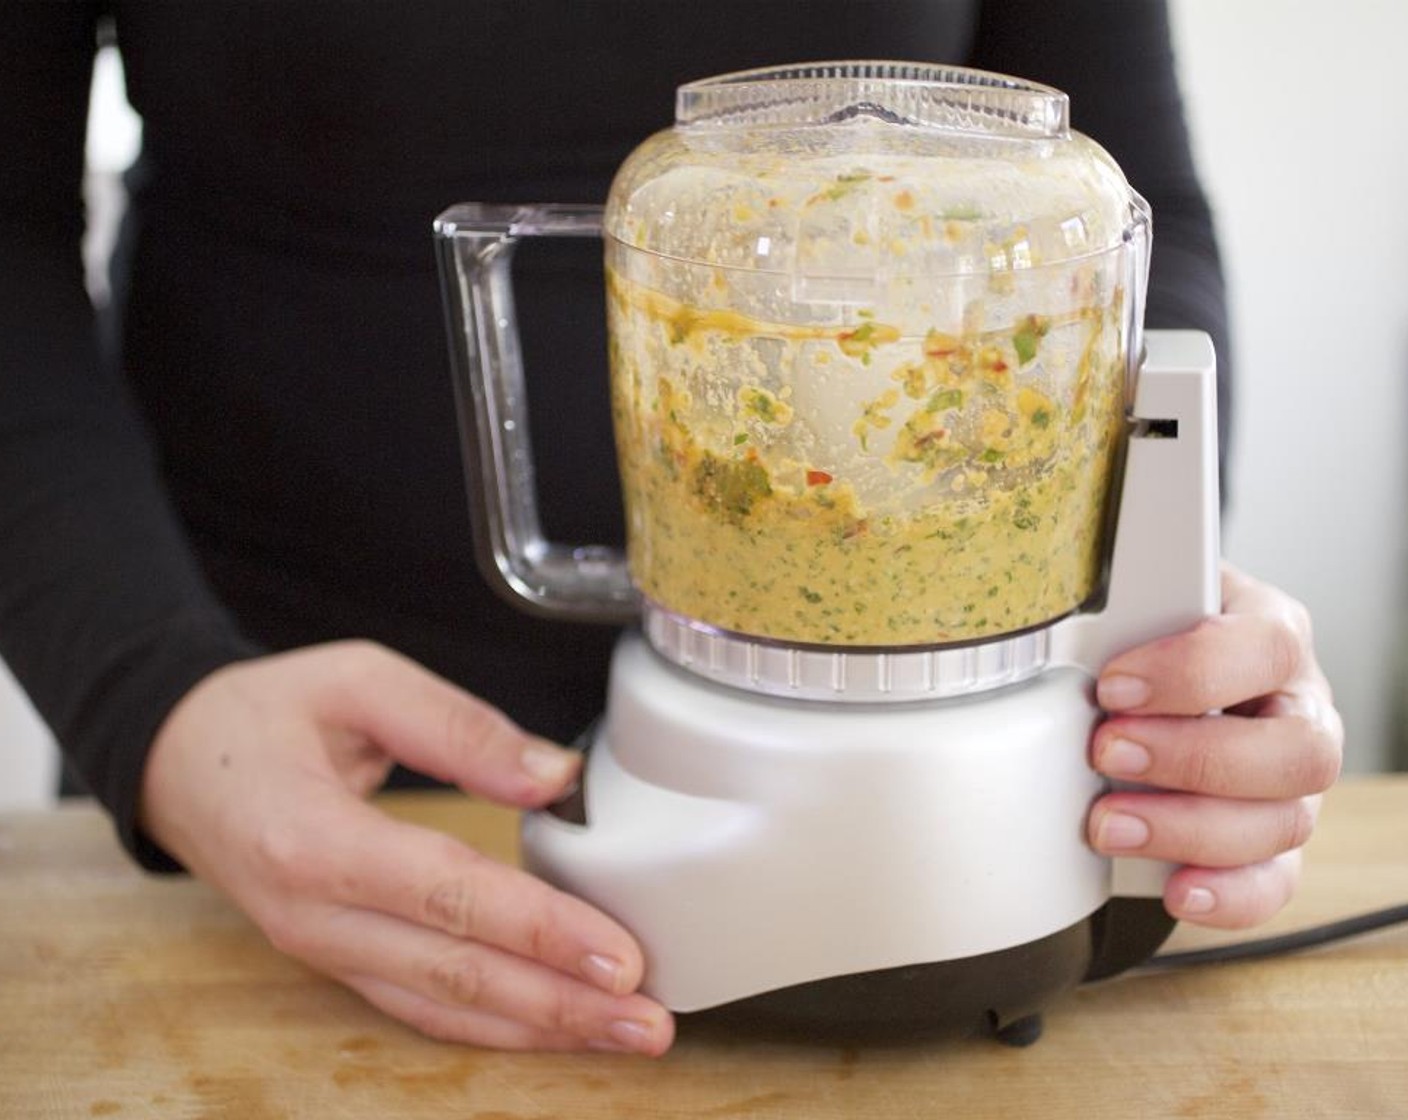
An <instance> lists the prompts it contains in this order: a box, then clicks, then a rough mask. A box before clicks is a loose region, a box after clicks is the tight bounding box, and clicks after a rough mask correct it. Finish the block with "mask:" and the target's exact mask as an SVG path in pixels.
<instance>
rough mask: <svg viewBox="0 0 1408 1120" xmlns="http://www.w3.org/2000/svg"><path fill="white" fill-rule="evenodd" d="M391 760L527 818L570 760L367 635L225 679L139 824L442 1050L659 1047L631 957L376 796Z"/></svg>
mask: <svg viewBox="0 0 1408 1120" xmlns="http://www.w3.org/2000/svg"><path fill="white" fill-rule="evenodd" d="M394 762H400V763H402V764H404V765H406V766H408V767H410V768H411V769H413V770H417V771H420V772H421V773H424V774H428V775H430V776H431V777H434V778H438V779H440V780H442V781H446V782H449V783H452V784H454V785H457V786H459V787H460V788H462V789H464V790H466V791H470V792H473V793H476V794H479V795H482V796H484V797H486V798H489V799H492V800H494V801H498V802H501V803H504V804H509V805H515V806H520V807H524V808H534V807H538V806H542V805H545V804H547V803H548V802H550V801H552V800H553V799H555V798H556V797H558V796H559V795H560V794H561V793H562V792H563V791H564V790H565V789H566V788H567V787H568V786H570V784H571V783H572V782H573V781H574V780H575V778H576V776H577V770H578V766H579V764H580V763H579V758H578V756H577V755H576V754H575V753H574V752H570V751H566V750H563V749H562V748H561V747H558V746H556V745H554V744H552V743H549V742H547V741H545V740H542V739H538V738H536V737H534V736H531V735H528V734H527V733H525V732H524V731H522V730H521V729H520V728H518V727H516V726H515V725H514V724H512V723H511V722H510V721H509V720H508V719H507V718H506V717H505V716H504V715H503V714H502V713H500V712H498V711H497V710H495V709H494V708H492V707H490V706H488V705H487V704H485V703H483V702H482V701H479V700H477V699H475V698H474V697H472V696H470V695H469V694H467V693H465V692H463V691H461V690H459V689H457V688H455V687H454V686H452V685H451V684H449V683H448V682H446V681H444V680H442V679H441V678H439V677H436V676H434V675H432V674H431V673H429V672H428V671H426V670H425V669H422V668H421V667H419V666H418V665H416V664H414V663H413V662H411V661H409V660H407V659H405V658H403V657H400V656H399V655H397V654H394V653H392V652H390V651H389V650H386V649H384V648H382V647H379V646H376V645H373V644H370V643H365V642H341V643H335V644H330V645H325V646H316V647H310V648H307V649H303V650H298V651H295V652H292V653H286V654H278V655H273V656H269V657H264V658H259V659H256V660H253V661H246V662H241V663H237V664H234V665H230V666H227V667H225V668H223V669H221V670H219V671H218V672H216V673H213V674H211V675H210V676H209V677H207V678H206V679H205V680H203V681H201V683H200V684H198V685H197V686H196V687H195V688H194V689H192V690H191V691H190V692H189V693H188V694H187V695H186V696H185V697H183V698H182V700H181V701H180V703H178V704H177V706H176V707H175V708H174V709H173V710H172V712H171V714H170V715H169V716H168V718H167V719H166V721H165V723H164V724H163V725H162V727H161V729H160V731H159V733H158V735H157V738H156V740H155V743H154V744H153V747H152V751H151V754H150V756H149V757H148V761H147V767H146V771H145V774H144V778H143V784H142V805H141V823H142V826H143V828H144V829H145V830H146V831H147V833H148V835H150V836H151V837H152V838H153V839H154V840H155V841H156V842H157V843H159V844H161V845H162V846H163V847H164V848H165V849H166V850H167V851H168V852H170V853H171V854H172V855H173V856H174V857H175V858H177V859H179V860H180V861H181V862H182V863H184V864H185V865H186V867H188V868H189V869H190V870H191V871H193V872H194V873H195V874H197V875H199V876H200V877H201V878H202V879H204V880H206V881H207V882H209V883H211V884H212V885H214V886H215V887H217V888H218V889H220V890H221V891H223V892H224V893H226V894H227V895H229V896H230V898H232V899H233V900H234V901H235V903H236V904H238V905H239V906H240V907H241V908H242V909H243V910H244V911H245V912H246V913H248V914H249V915H250V917H251V918H252V919H253V920H254V921H255V922H256V923H257V924H258V925H259V927H260V929H262V930H263V932H264V934H265V935H266V936H267V937H268V938H269V940H270V941H271V942H272V943H273V944H274V946H275V947H276V948H278V949H280V950H282V951H283V952H285V953H288V954H289V955H291V956H293V957H296V958H298V959H299V960H301V961H303V962H304V963H305V964H308V965H310V966H311V967H312V968H314V969H316V970H318V971H320V972H323V973H326V974H328V975H329V976H332V977H335V978H336V979H338V980H340V981H342V982H343V983H345V984H346V985H348V986H349V987H351V988H353V989H355V990H356V991H357V992H359V993H361V995H363V996H364V997H365V998H366V999H367V1000H369V1001H370V1002H371V1003H373V1004H375V1005H376V1006H377V1007H379V1008H381V1009H382V1010H383V1011H385V1012H387V1013H388V1014H390V1015H393V1016H395V1017H396V1018H398V1019H401V1020H404V1021H405V1022H407V1023H409V1024H410V1025H411V1026H414V1027H416V1028H418V1029H419V1030H421V1031H423V1032H425V1033H426V1034H428V1035H431V1036H433V1037H435V1038H440V1039H447V1040H453V1041H458V1042H468V1043H474V1044H477V1045H481V1046H492V1047H501V1048H507V1049H553V1050H566V1049H577V1048H586V1047H589V1048H595V1049H608V1050H628V1051H635V1052H639V1053H644V1054H651V1055H658V1054H662V1053H664V1052H665V1051H666V1050H667V1049H668V1048H669V1046H670V1044H671V1041H672V1040H673V1036H674V1025H673V1022H672V1020H671V1017H670V1014H669V1012H667V1011H666V1010H665V1009H664V1008H663V1007H661V1006H660V1005H659V1004H657V1003H655V1002H654V1001H652V1000H650V999H647V998H646V997H645V996H643V995H640V994H639V993H637V992H636V991H635V989H636V987H637V985H638V984H639V983H640V979H641V973H642V970H643V961H642V957H641V951H640V948H639V946H638V945H637V944H636V943H635V941H634V939H633V938H632V937H631V935H630V934H629V933H627V932H626V930H624V929H623V928H622V927H621V926H620V925H618V924H617V923H616V922H615V921H613V920H612V919H610V918H608V917H607V916H606V915H604V914H602V913H601V912H600V911H598V910H595V909H594V908H592V907H591V906H589V905H587V904H586V903H585V902H582V901H581V900H580V899H576V898H573V897H571V896H570V895H567V894H564V893H563V892H561V891H558V890H555V889H554V888H552V887H550V886H548V885H547V884H545V883H543V882H541V881H539V880H537V879H535V878H533V877H532V876H530V875H528V874H526V873H525V872H523V871H520V870H518V869H516V868H512V867H509V866H506V865H504V864H501V863H499V862H497V861H495V860H492V859H490V858H488V857H486V856H484V855H481V854H479V853H478V852H475V851H473V850H472V849H470V848H468V847H466V846H465V845H463V844H461V843H459V842H458V841H456V840H453V839H451V838H450V837H448V836H445V835H443V834H440V833H437V832H433V831H430V830H428V829H424V828H419V827H416V826H414V825H410V824H406V823H403V822H400V821H396V820H393V819H391V818H389V817H387V816H386V815H385V814H383V813H381V812H380V811H378V810H377V809H376V808H375V807H374V806H373V805H370V804H368V803H367V802H366V800H365V798H366V797H367V795H368V794H370V793H371V792H373V791H374V790H375V789H376V788H378V787H379V786H380V785H381V783H382V782H383V781H384V780H385V777H386V775H387V773H388V772H389V771H390V769H391V767H392V765H393V763H394Z"/></svg>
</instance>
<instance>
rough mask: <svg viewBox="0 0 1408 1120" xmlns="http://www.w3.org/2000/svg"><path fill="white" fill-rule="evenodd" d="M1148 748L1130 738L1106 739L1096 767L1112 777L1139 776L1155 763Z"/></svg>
mask: <svg viewBox="0 0 1408 1120" xmlns="http://www.w3.org/2000/svg"><path fill="white" fill-rule="evenodd" d="M1153 761H1154V760H1153V757H1152V756H1151V755H1150V754H1149V751H1148V748H1147V747H1144V746H1141V745H1140V744H1139V743H1134V742H1131V741H1130V740H1128V739H1121V738H1119V737H1115V738H1113V739H1107V740H1106V741H1105V745H1104V748H1103V749H1102V750H1101V751H1100V757H1099V758H1098V759H1097V760H1096V769H1097V770H1099V771H1100V772H1101V773H1102V774H1109V775H1110V776H1111V777H1112V778H1137V777H1138V776H1139V775H1140V774H1142V773H1144V771H1146V770H1148V769H1149V767H1150V766H1151V765H1153Z"/></svg>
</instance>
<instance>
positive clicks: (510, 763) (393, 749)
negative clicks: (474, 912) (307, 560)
mask: <svg viewBox="0 0 1408 1120" xmlns="http://www.w3.org/2000/svg"><path fill="white" fill-rule="evenodd" d="M330 648H331V649H332V650H335V651H336V656H337V658H338V661H339V665H338V668H337V671H336V672H334V673H332V674H330V676H329V678H328V680H327V681H326V684H325V686H324V688H323V690H322V695H321V698H320V699H321V704H322V707H321V711H320V713H319V714H320V716H321V717H322V718H323V720H324V721H325V722H326V723H328V724H331V725H333V726H338V727H342V728H344V729H346V730H349V731H355V732H359V733H361V734H363V735H365V736H366V737H367V738H369V739H371V740H372V741H373V742H375V743H376V745H377V746H378V747H380V748H381V749H382V750H384V751H385V752H386V753H387V754H388V755H390V756H391V757H392V758H394V759H395V760H396V761H397V762H400V763H401V764H402V765H404V766H407V767H409V768H410V769H412V770H416V771H418V772H420V773H422V774H426V775H428V776H430V777H432V778H436V779H438V780H440V781H442V782H448V783H450V784H452V785H456V786H459V787H460V788H461V789H464V790H467V791H471V792H474V793H478V794H482V795H483V796H485V797H488V798H492V799H493V800H496V801H502V802H506V803H508V804H511V805H520V806H524V807H536V806H539V805H545V804H547V803H548V802H550V801H552V800H554V799H555V798H557V797H559V796H560V795H561V794H562V793H563V792H564V791H565V790H566V789H567V788H568V787H569V786H570V785H571V784H572V782H573V781H575V780H576V778H577V774H578V772H579V771H580V769H581V756H580V755H579V754H578V753H577V752H576V751H570V750H566V749H565V748H563V747H559V746H557V745H556V744H555V743H552V742H550V741H548V740H547V739H543V738H540V737H539V736H536V735H531V734H529V733H528V732H526V731H524V730H523V729H522V728H521V727H519V726H518V725H517V724H516V723H514V722H513V721H512V720H511V719H509V718H508V716H506V715H504V713H503V712H501V711H499V710H498V709H497V708H495V707H494V706H493V705H491V704H487V703H485V702H484V701H483V700H480V699H479V698H478V697H475V696H472V695H470V694H469V693H468V692H465V691H464V690H463V689H460V688H457V687H455V686H454V685H453V684H451V683H450V682H449V681H447V680H445V679H444V678H443V677H438V676H436V675H435V674H434V673H432V672H430V671H429V670H428V669H425V668H422V667H421V666H419V665H417V664H416V663H415V662H414V661H411V660H410V659H409V658H406V657H402V656H401V655H400V654H397V653H394V652H392V651H391V650H389V649H386V648H385V647H383V646H379V645H377V644H375V643H372V642H346V643H340V644H339V645H337V646H335V647H330Z"/></svg>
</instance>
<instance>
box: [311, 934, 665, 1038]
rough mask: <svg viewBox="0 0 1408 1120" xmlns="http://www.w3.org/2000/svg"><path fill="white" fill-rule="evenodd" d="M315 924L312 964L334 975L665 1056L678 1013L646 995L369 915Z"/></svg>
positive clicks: (544, 1029) (554, 1032) (555, 1032)
mask: <svg viewBox="0 0 1408 1120" xmlns="http://www.w3.org/2000/svg"><path fill="white" fill-rule="evenodd" d="M324 913H325V914H326V915H327V916H324V917H320V918H318V919H315V920H314V921H312V922H310V923H309V924H310V927H311V929H312V930H313V931H314V932H312V933H311V935H310V938H309V940H308V942H307V943H306V944H305V945H304V947H303V948H304V959H306V960H308V961H309V962H310V963H312V964H314V965H315V967H318V968H321V969H323V970H324V971H328V972H332V973H333V974H334V975H356V976H363V977H374V978H376V979H379V980H384V981H387V982H390V983H391V984H394V985H395V986H396V987H397V988H400V989H403V990H405V991H409V992H414V993H416V994H418V995H420V996H423V997H424V998H426V999H429V1000H431V1001H433V1002H434V1003H435V1004H437V1005H440V1006H442V1007H447V1008H451V1009H459V1010H467V1011H473V1012H477V1013H481V1014H484V1015H489V1016H493V1017H495V1018H498V1019H503V1020H508V1021H510V1022H517V1023H521V1024H524V1025H525V1026H528V1027H532V1028H534V1029H535V1030H538V1031H541V1032H544V1033H546V1034H548V1035H552V1036H563V1037H565V1036H570V1037H575V1038H579V1039H585V1040H587V1041H593V1042H596V1043H599V1044H601V1045H602V1046H610V1047H613V1048H617V1049H622V1050H632V1051H636V1052H639V1053H642V1054H661V1053H664V1051H665V1050H666V1049H667V1048H668V1047H669V1045H670V1042H671V1041H672V1040H673V1038H674V1025H673V1022H672V1021H671V1018H670V1013H669V1012H668V1011H666V1010H665V1009H664V1008H663V1007H661V1006H660V1005H659V1004H658V1003H656V1002H655V1001H654V1000H651V999H647V998H646V997H645V996H642V995H627V996H612V995H608V994H606V993H605V992H602V991H600V990H599V989H597V988H594V987H592V986H590V985H589V984H586V983H584V982H582V981H580V980H577V979H574V978H572V977H570V976H564V975H563V974H562V973H560V972H555V971H553V970H552V969H549V968H546V967H545V966H543V965H540V964H536V963H534V962H532V961H528V960H525V959H524V958H522V957H516V956H513V955H512V954H511V953H505V952H504V951H502V950H500V949H495V948H492V947H491V946H488V945H481V944H478V943H475V942H467V941H461V940H459V939H457V938H453V937H450V936H448V935H446V934H443V933H440V932H438V931H436V930H430V929H426V928H425V927H423V926H416V925H412V924H411V923H409V922H403V921H401V920H400V919H399V918H390V917H387V916H386V915H384V914H376V913H373V912H371V911H367V910H348V909H345V908H337V909H336V910H334V911H332V912H331V913H329V912H328V911H327V908H324Z"/></svg>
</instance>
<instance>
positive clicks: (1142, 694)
mask: <svg viewBox="0 0 1408 1120" xmlns="http://www.w3.org/2000/svg"><path fill="white" fill-rule="evenodd" d="M1149 695H1150V692H1149V682H1148V681H1144V680H1140V679H1139V678H1138V677H1131V676H1127V675H1126V674H1123V673H1114V674H1112V675H1111V676H1108V677H1101V678H1100V682H1099V683H1098V684H1097V685H1096V686H1095V698H1096V699H1097V700H1098V701H1100V706H1101V707H1102V708H1104V709H1105V710H1106V711H1107V712H1118V711H1123V710H1124V709H1125V708H1137V707H1139V705H1140V704H1143V703H1145V702H1146V701H1147V700H1148V699H1149Z"/></svg>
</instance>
